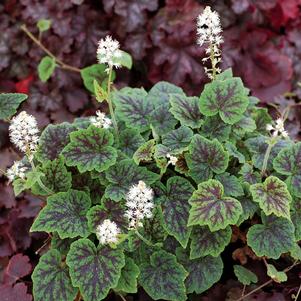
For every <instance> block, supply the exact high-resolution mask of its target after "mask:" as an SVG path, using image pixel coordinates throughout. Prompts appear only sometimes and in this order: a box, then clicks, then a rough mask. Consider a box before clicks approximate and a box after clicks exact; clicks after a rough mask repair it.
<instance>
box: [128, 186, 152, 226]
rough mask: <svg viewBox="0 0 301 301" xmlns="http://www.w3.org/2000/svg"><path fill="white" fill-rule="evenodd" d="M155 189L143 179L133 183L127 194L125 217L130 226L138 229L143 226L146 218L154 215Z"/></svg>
mask: <svg viewBox="0 0 301 301" xmlns="http://www.w3.org/2000/svg"><path fill="white" fill-rule="evenodd" d="M153 198H154V193H153V190H152V189H151V188H149V187H147V186H146V184H145V183H144V182H143V181H139V183H138V184H136V185H133V186H132V187H131V188H130V190H129V192H128V193H127V195H126V203H125V206H126V208H127V209H126V212H125V217H126V218H127V219H128V220H129V228H130V229H137V228H138V227H142V226H143V223H142V220H143V219H144V218H152V216H153V212H152V211H153V208H154V203H153Z"/></svg>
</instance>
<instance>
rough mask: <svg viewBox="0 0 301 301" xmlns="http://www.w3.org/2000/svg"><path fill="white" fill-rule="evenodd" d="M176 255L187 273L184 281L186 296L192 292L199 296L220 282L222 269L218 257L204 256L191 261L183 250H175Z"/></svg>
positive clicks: (222, 266) (220, 260) (221, 262)
mask: <svg viewBox="0 0 301 301" xmlns="http://www.w3.org/2000/svg"><path fill="white" fill-rule="evenodd" d="M176 254H177V258H178V260H179V262H180V263H181V264H182V265H183V266H184V268H185V269H186V270H187V271H188V273H189V275H188V277H187V278H186V280H185V286H186V289H187V294H191V293H193V292H195V293H196V294H201V293H203V292H205V291H206V290H207V289H209V288H210V287H211V286H212V285H213V284H214V283H216V282H218V281H219V280H220V278H221V276H222V274H223V268H224V264H223V261H222V259H221V257H220V256H218V257H212V256H206V257H202V258H199V259H193V260H191V259H189V256H188V254H187V253H186V252H185V250H183V249H177V252H176Z"/></svg>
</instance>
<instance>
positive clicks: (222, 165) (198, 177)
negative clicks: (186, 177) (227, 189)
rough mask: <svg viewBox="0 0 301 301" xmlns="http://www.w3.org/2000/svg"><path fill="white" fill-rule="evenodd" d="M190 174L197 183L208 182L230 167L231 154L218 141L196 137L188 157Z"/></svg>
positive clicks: (193, 139)
mask: <svg viewBox="0 0 301 301" xmlns="http://www.w3.org/2000/svg"><path fill="white" fill-rule="evenodd" d="M186 159H187V164H188V167H189V174H190V175H191V177H192V178H193V179H194V180H195V181H196V182H201V181H206V180H208V179H210V178H212V176H213V172H214V173H217V174H221V173H223V172H224V171H225V170H226V169H227V167H228V161H229V154H228V152H226V151H225V150H224V148H223V146H222V145H221V144H220V143H219V142H218V141H217V140H216V139H214V140H212V141H210V140H208V139H206V138H204V137H202V136H200V135H198V134H197V135H194V137H193V138H192V141H191V143H190V145H189V155H188V156H186Z"/></svg>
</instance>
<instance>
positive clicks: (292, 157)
mask: <svg viewBox="0 0 301 301" xmlns="http://www.w3.org/2000/svg"><path fill="white" fill-rule="evenodd" d="M273 166H274V169H275V170H276V171H277V172H279V173H280V174H282V175H286V176H288V181H287V182H288V183H289V186H290V189H291V191H292V193H293V194H294V195H295V196H297V197H301V142H299V143H296V144H294V145H292V146H289V147H287V148H285V149H283V150H281V151H280V152H279V153H278V155H277V157H276V158H275V160H274V162H273Z"/></svg>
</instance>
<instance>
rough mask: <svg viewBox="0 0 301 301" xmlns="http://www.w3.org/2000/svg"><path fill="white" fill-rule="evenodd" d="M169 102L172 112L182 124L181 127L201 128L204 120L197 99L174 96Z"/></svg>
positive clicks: (179, 95)
mask: <svg viewBox="0 0 301 301" xmlns="http://www.w3.org/2000/svg"><path fill="white" fill-rule="evenodd" d="M169 101H170V104H171V109H170V112H171V113H172V114H173V116H174V117H175V118H177V119H178V120H179V121H180V122H181V125H186V126H189V127H191V128H193V129H197V128H200V127H201V125H202V123H203V120H202V118H201V117H202V115H201V112H200V109H199V100H198V98H197V97H187V96H185V95H181V94H172V95H171V97H170V100H169Z"/></svg>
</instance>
